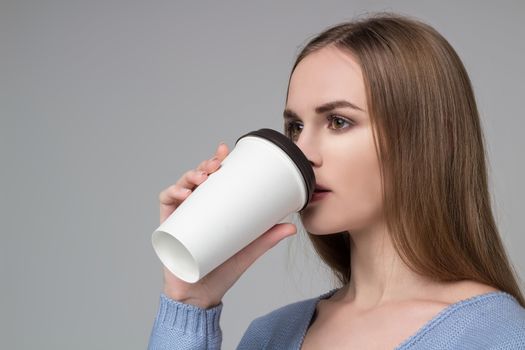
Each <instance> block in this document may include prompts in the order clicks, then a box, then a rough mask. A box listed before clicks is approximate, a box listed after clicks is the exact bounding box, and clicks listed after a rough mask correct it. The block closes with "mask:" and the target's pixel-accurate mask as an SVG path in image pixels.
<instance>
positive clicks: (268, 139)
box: [152, 129, 315, 283]
mask: <svg viewBox="0 0 525 350" xmlns="http://www.w3.org/2000/svg"><path fill="white" fill-rule="evenodd" d="M314 187H315V177H314V172H313V170H312V167H311V165H310V163H309V161H308V159H307V158H306V156H305V155H304V154H303V153H302V152H301V150H300V149H299V148H298V147H297V146H296V145H295V144H294V143H293V142H292V141H291V140H290V139H289V138H288V137H286V136H285V135H283V134H281V133H280V132H278V131H275V130H272V129H260V130H257V131H252V132H250V133H247V134H245V135H243V136H241V137H240V138H239V139H238V140H237V142H236V144H235V147H234V149H233V150H232V151H231V152H230V153H229V154H228V156H227V157H226V158H225V159H224V160H223V161H222V163H221V166H220V168H219V169H218V170H217V171H216V172H214V173H212V174H210V175H209V177H208V179H207V180H206V181H204V182H203V183H202V184H201V185H199V186H197V188H195V190H194V191H193V193H191V194H190V195H189V196H188V197H187V198H186V200H184V202H182V203H181V205H180V206H179V207H178V208H177V209H176V210H175V211H174V212H173V213H172V214H171V215H170V216H169V217H168V218H167V219H166V220H165V221H164V222H163V223H162V224H161V225H160V226H159V227H158V228H157V229H156V230H155V231H154V232H153V234H152V245H153V248H154V250H155V252H156V253H157V256H158V257H159V259H160V260H161V261H162V263H163V264H164V266H166V268H167V269H168V270H170V271H171V272H172V273H173V274H174V275H175V276H177V277H178V278H180V279H182V280H184V281H186V282H189V283H194V282H197V281H198V280H200V279H201V278H202V277H203V276H205V275H206V274H208V273H209V272H210V271H211V270H213V269H215V268H216V267H217V266H219V265H220V264H222V263H223V262H225V261H226V260H227V259H229V258H230V257H231V256H233V255H234V254H235V253H237V252H238V251H239V250H241V249H242V248H244V247H246V246H247V245H248V244H249V243H250V242H252V241H253V240H254V239H256V238H257V237H259V236H260V235H261V234H262V233H264V232H266V231H267V230H268V229H270V228H271V227H272V226H274V225H275V224H277V223H279V222H280V221H281V220H283V219H284V218H285V217H286V216H288V215H289V214H291V213H293V212H298V211H300V210H302V209H303V208H305V207H306V206H307V205H308V202H309V201H310V199H311V197H312V194H313V191H314Z"/></svg>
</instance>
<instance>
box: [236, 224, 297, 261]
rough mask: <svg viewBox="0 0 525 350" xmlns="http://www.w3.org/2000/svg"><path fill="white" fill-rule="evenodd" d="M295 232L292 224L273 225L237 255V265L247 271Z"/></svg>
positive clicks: (295, 228)
mask: <svg viewBox="0 0 525 350" xmlns="http://www.w3.org/2000/svg"><path fill="white" fill-rule="evenodd" d="M296 232H297V227H296V226H295V225H294V224H292V223H282V224H276V225H274V226H273V227H271V228H270V229H269V230H268V231H266V232H265V233H263V234H262V235H261V236H259V237H257V238H256V239H255V240H254V241H253V242H251V243H250V244H249V245H247V246H246V247H245V248H244V249H242V250H241V251H240V252H239V253H237V254H239V255H238V256H237V262H238V264H239V265H240V266H242V268H243V270H245V269H247V268H248V267H249V266H250V265H251V264H253V263H254V262H255V260H257V259H258V258H259V257H260V256H261V255H263V254H264V253H266V252H267V251H268V250H270V249H271V248H273V247H274V246H275V245H276V244H277V243H279V242H280V241H282V240H283V239H285V238H286V237H289V236H292V235H294V234H295V233H296Z"/></svg>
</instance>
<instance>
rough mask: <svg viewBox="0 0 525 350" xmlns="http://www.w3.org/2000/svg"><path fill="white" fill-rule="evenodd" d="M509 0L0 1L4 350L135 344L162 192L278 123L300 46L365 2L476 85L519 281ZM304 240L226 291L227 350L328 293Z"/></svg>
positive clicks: (518, 34) (522, 76) (146, 316)
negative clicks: (430, 38) (398, 19)
mask: <svg viewBox="0 0 525 350" xmlns="http://www.w3.org/2000/svg"><path fill="white" fill-rule="evenodd" d="M523 4H524V3H523V2H521V1H498V2H497V4H495V2H481V1H461V2H458V1H416V0H414V1H396V2H390V1H323V2H317V3H314V2H304V1H287V2H277V1H274V2H243V1H238V2H234V1H216V2H213V1H209V2H197V1H196V2H190V1H187V2H185V1H178V2H174V1H147V2H146V1H143V2H137V1H118V0H109V1H51V0H47V1H25V0H22V1H21V0H12V1H6V0H2V1H1V3H0V50H1V55H0V82H1V83H0V113H1V114H0V115H1V125H0V142H1V144H0V156H1V158H0V159H1V162H2V163H1V164H2V170H1V182H0V183H1V208H0V209H1V210H0V213H1V214H0V215H1V225H2V231H1V232H2V243H1V244H0V247H1V251H0V253H1V254H0V256H1V259H2V261H1V264H0V266H1V267H0V269H1V270H0V271H1V274H2V275H1V286H2V290H1V297H0V310H1V311H0V321H1V324H0V334H1V336H0V348H2V349H31V348H39V349H144V348H145V347H146V345H147V341H148V338H149V335H150V331H151V327H152V324H153V320H154V316H155V313H156V311H157V307H158V297H159V293H160V291H161V288H162V275H161V265H160V262H159V261H158V259H157V257H156V255H155V254H154V251H153V249H152V247H151V243H150V236H151V233H152V232H153V230H154V229H155V228H156V227H157V226H158V212H159V209H158V194H159V192H160V191H161V190H162V189H164V188H166V187H168V186H169V185H170V184H172V183H173V182H175V181H176V180H177V179H178V178H179V176H181V175H182V174H183V173H184V172H185V171H186V170H189V169H191V168H194V167H195V166H196V165H197V164H198V163H199V162H200V161H201V160H203V159H205V158H207V157H210V156H211V154H212V152H213V151H214V149H215V147H216V145H217V144H218V142H219V141H221V140H223V141H225V142H226V143H227V144H228V145H229V146H230V148H231V147H232V146H233V145H234V142H235V140H236V138H237V137H238V136H240V135H241V134H242V133H245V132H247V131H251V130H254V129H259V128H261V127H271V128H275V129H279V130H280V128H281V125H282V122H281V118H282V117H281V115H282V110H283V107H284V99H285V93H286V84H287V80H288V75H289V72H290V69H291V66H292V63H293V60H294V58H295V55H296V54H297V53H298V50H299V47H300V46H301V45H303V44H304V43H305V42H306V41H307V39H309V38H310V37H311V36H313V35H315V34H316V33H318V32H319V31H321V30H323V29H324V28H326V27H327V26H329V25H332V24H335V23H338V22H340V21H343V20H347V19H351V18H352V17H354V16H355V15H358V14H362V13H364V12H367V11H375V10H391V11H397V12H400V13H405V14H409V15H413V16H416V17H418V18H420V19H422V20H424V21H426V22H428V23H429V24H431V25H433V26H434V27H435V28H436V29H438V30H439V31H440V32H441V33H442V34H443V35H444V36H445V37H446V38H448V40H449V41H450V42H451V44H452V45H453V46H454V47H455V48H456V50H457V51H458V53H459V55H460V56H461V58H462V59H463V61H464V63H465V65H466V67H467V70H468V71H469V74H470V77H471V79H472V82H473V84H474V88H475V93H476V96H477V100H478V104H479V109H480V113H481V117H482V123H483V127H484V132H485V136H486V139H487V150H488V153H489V161H490V168H489V173H490V181H491V191H492V193H493V200H494V209H495V214H496V217H497V220H498V224H499V227H500V230H501V234H502V237H503V240H504V242H505V244H506V246H507V249H508V252H509V255H510V256H511V258H512V260H513V262H514V264H515V265H516V268H517V269H518V271H519V273H520V274H521V276H523V275H524V274H525V257H524V256H523V254H520V253H521V251H522V247H523V243H524V240H525V239H524V237H523V229H522V225H521V221H520V220H521V219H522V216H523V206H522V205H521V201H522V199H523V198H524V197H525V186H524V185H523V182H522V181H523V178H525V166H524V161H523V157H522V155H521V153H522V151H523V149H524V142H525V141H524V139H523V137H522V133H523V130H524V126H525V125H524V121H523V98H524V94H523V81H524V80H525V70H524V66H523V54H524V53H525V40H523V38H524V37H525V26H523V20H524V14H525V8H524V7H525V6H524V5H523ZM327 276H328V272H327V270H326V269H325V268H324V267H323V266H322V265H320V264H319V261H318V260H317V259H316V258H315V256H313V255H312V251H311V250H310V247H309V246H308V245H307V244H306V241H305V240H304V239H301V238H300V237H294V238H290V239H288V240H286V241H283V242H281V243H280V244H279V245H278V246H276V247H275V248H274V249H273V250H271V251H269V252H268V253H267V254H266V255H264V256H263V257H262V258H260V259H259V260H258V261H257V262H256V263H255V264H254V265H252V267H251V268H250V269H249V270H248V271H247V272H246V273H245V274H244V275H243V276H242V277H241V279H240V280H239V281H238V283H237V284H236V285H235V286H234V287H233V288H232V289H231V290H230V291H229V292H228V293H227V294H226V296H225V297H224V300H223V302H224V310H223V314H222V319H221V325H222V329H223V332H224V340H223V348H224V349H232V348H234V347H235V345H236V344H237V343H238V341H239V340H240V338H241V336H242V334H243V332H244V331H245V330H246V327H247V326H248V324H249V322H250V321H251V320H252V319H253V318H255V317H257V316H259V315H262V314H265V313H267V312H269V311H271V310H273V309H275V308H277V307H279V306H282V305H284V304H287V303H289V302H293V301H297V300H300V299H304V298H307V297H312V296H315V295H317V294H320V293H322V292H325V291H327V290H328V289H329V288H331V285H330V283H331V282H330V279H329V278H328V277H327Z"/></svg>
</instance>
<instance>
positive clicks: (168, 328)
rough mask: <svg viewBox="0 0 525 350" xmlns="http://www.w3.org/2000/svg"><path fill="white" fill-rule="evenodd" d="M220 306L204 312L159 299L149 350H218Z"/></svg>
mask: <svg viewBox="0 0 525 350" xmlns="http://www.w3.org/2000/svg"><path fill="white" fill-rule="evenodd" d="M222 306H223V303H222V302H221V303H220V304H218V305H216V306H214V307H211V308H209V309H203V308H200V307H198V306H195V305H190V304H185V303H182V302H179V301H176V300H173V299H170V298H169V297H167V296H166V295H165V294H164V293H161V295H160V303H159V308H158V311H157V315H156V317H155V322H154V324H153V329H152V330H151V335H150V339H149V344H148V350H174V349H181V350H183V349H195V350H198V349H207V350H216V349H220V348H221V343H222V330H221V328H220V323H219V321H220V315H221V311H222Z"/></svg>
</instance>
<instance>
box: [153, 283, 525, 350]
mask: <svg viewBox="0 0 525 350" xmlns="http://www.w3.org/2000/svg"><path fill="white" fill-rule="evenodd" d="M336 291H337V289H332V290H331V291H329V292H327V293H324V294H322V295H320V296H318V297H316V298H311V299H306V300H302V301H298V302H295V303H291V304H288V305H285V306H283V307H280V308H278V309H276V310H274V311H272V312H270V313H268V314H266V315H264V316H261V317H258V318H256V319H254V320H253V321H252V322H251V323H250V325H249V326H248V329H247V330H246V332H245V333H244V335H243V337H242V339H241V341H240V343H239V345H238V347H237V349H238V350H254V349H287V350H288V349H297V350H299V349H300V347H301V344H302V342H303V340H304V337H305V334H306V331H307V329H308V326H309V324H310V320H311V319H312V316H313V314H314V311H315V308H316V306H317V303H318V302H319V300H321V299H326V298H329V297H330V296H331V295H333V294H334V293H335V292H336ZM222 307H223V304H222V303H221V304H219V305H217V306H215V307H213V308H210V309H201V308H198V307H196V306H192V305H186V304H183V303H180V302H177V301H175V300H172V299H169V298H168V297H166V296H165V295H164V294H161V297H160V305H159V310H158V312H157V316H156V319H155V322H154V325H153V329H152V332H151V337H150V342H149V347H148V349H149V350H154V349H170V350H175V349H209V350H213V349H220V346H221V342H222V331H221V329H220V326H219V319H220V314H221V310H222ZM396 349H397V350H408V349H410V350H423V349H425V350H433V349H460V350H471V349H472V350H474V349H476V350H478V349H491V350H516V349H525V309H524V308H522V307H521V306H520V305H519V303H518V302H517V300H516V299H515V298H514V297H513V296H512V295H510V294H508V293H505V292H490V293H486V294H482V295H478V296H475V297H472V298H469V299H466V300H462V301H460V302H457V303H455V304H452V305H449V306H448V307H446V308H445V309H443V310H442V311H441V312H440V313H439V314H438V315H436V316H435V317H434V318H432V319H431V320H430V321H429V322H427V323H426V324H425V325H424V326H423V327H421V328H420V329H419V330H418V331H417V332H416V333H415V334H413V335H412V336H410V337H409V338H408V339H406V340H405V341H404V342H402V343H401V344H400V345H399V346H398V347H396Z"/></svg>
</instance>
